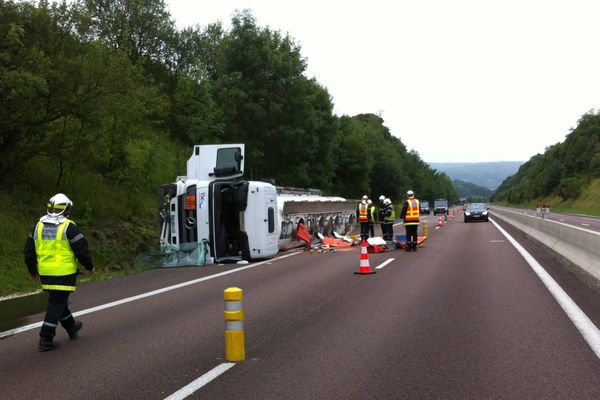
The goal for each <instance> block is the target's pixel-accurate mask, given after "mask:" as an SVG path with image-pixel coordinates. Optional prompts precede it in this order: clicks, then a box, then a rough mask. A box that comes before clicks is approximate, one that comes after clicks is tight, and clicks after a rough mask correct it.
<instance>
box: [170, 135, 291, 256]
mask: <svg viewBox="0 0 600 400" xmlns="http://www.w3.org/2000/svg"><path fill="white" fill-rule="evenodd" d="M243 174H244V145H243V144H227V145H201V146H195V147H194V151H193V154H192V156H191V157H190V158H189V160H188V161H187V175H186V176H184V177H179V178H178V179H177V181H176V182H174V183H171V184H166V185H162V186H161V199H162V207H161V208H162V209H161V215H162V216H163V226H162V231H161V247H162V250H163V253H164V252H169V253H178V254H177V255H176V256H173V260H171V261H170V262H171V263H173V265H203V264H210V263H214V262H217V263H218V262H235V261H239V260H242V259H246V260H249V259H256V258H267V257H271V256H273V255H275V254H277V251H278V245H277V239H278V237H279V230H278V227H279V222H278V221H277V200H276V196H277V192H276V188H275V186H273V185H271V184H269V183H266V182H252V181H245V180H242V179H241V177H242V176H243Z"/></svg>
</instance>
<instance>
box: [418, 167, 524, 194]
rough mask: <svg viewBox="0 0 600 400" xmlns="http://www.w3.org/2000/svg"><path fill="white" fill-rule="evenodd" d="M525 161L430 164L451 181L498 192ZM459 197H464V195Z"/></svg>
mask: <svg viewBox="0 0 600 400" xmlns="http://www.w3.org/2000/svg"><path fill="white" fill-rule="evenodd" d="M522 164H523V161H495V162H479V163H437V162H430V163H429V165H431V167H432V168H435V169H436V170H438V171H440V172H444V173H445V174H446V175H448V176H449V177H450V179H452V180H453V181H454V180H460V181H464V182H471V183H474V184H475V185H477V186H482V187H484V188H487V189H490V190H496V188H497V187H498V186H500V184H501V183H502V181H504V179H506V178H507V177H509V176H511V175H514V174H516V173H517V171H518V170H519V167H520V166H521V165H522ZM459 196H461V197H462V195H460V193H459Z"/></svg>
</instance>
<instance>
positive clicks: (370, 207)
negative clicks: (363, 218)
mask: <svg viewBox="0 0 600 400" xmlns="http://www.w3.org/2000/svg"><path fill="white" fill-rule="evenodd" d="M367 206H368V210H369V211H368V217H369V235H370V237H375V219H376V217H377V215H376V212H375V206H374V205H373V201H372V200H371V199H369V200H367Z"/></svg>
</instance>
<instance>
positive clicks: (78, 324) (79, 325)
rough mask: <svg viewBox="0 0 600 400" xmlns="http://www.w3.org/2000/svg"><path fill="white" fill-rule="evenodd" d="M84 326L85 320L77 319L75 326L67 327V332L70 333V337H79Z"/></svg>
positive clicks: (73, 338) (72, 338)
mask: <svg viewBox="0 0 600 400" xmlns="http://www.w3.org/2000/svg"><path fill="white" fill-rule="evenodd" d="M82 327H83V322H81V321H77V320H75V323H74V324H73V326H72V327H71V328H69V329H67V333H68V334H69V339H71V340H75V339H77V335H78V332H79V331H80V330H81V328H82Z"/></svg>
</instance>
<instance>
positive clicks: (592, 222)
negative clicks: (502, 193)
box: [494, 206, 600, 232]
mask: <svg viewBox="0 0 600 400" xmlns="http://www.w3.org/2000/svg"><path fill="white" fill-rule="evenodd" d="M494 207H497V206H494ZM498 208H502V209H506V210H512V211H516V212H519V213H522V214H527V215H532V216H533V215H535V216H538V217H540V218H542V214H536V210H534V209H523V208H509V207H498ZM543 218H544V219H547V220H550V221H556V222H562V223H563V224H567V225H571V226H576V227H578V228H583V229H588V230H590V231H594V232H600V218H599V217H594V216H590V215H580V214H564V213H556V212H553V211H552V209H550V213H548V214H544V215H543Z"/></svg>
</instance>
